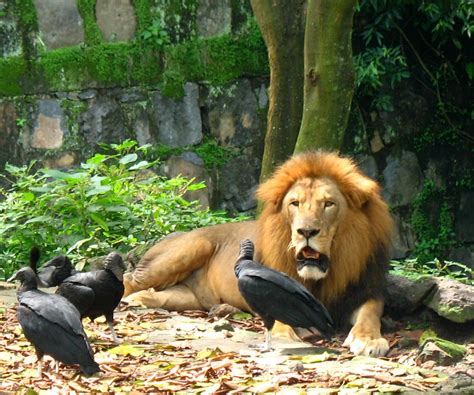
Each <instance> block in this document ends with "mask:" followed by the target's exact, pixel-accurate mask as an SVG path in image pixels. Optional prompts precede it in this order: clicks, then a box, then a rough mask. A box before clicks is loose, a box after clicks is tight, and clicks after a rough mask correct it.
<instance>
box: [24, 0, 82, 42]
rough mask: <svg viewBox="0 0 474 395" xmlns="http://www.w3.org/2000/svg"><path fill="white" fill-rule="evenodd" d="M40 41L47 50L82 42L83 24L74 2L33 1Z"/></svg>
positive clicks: (64, 0) (55, 0) (65, 0)
mask: <svg viewBox="0 0 474 395" xmlns="http://www.w3.org/2000/svg"><path fill="white" fill-rule="evenodd" d="M33 2H34V4H35V7H36V14H37V16H38V26H39V30H40V33H41V39H42V41H43V42H44V44H45V45H46V47H47V48H48V49H55V48H60V47H67V46H70V45H78V44H81V43H82V42H83V41H84V26H83V25H84V23H83V20H82V17H81V15H80V14H79V11H78V9H77V4H76V0H63V1H57V0H34V1H33Z"/></svg>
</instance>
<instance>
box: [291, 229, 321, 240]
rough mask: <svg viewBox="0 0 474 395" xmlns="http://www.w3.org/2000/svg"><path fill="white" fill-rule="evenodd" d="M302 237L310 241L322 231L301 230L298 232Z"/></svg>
mask: <svg viewBox="0 0 474 395" xmlns="http://www.w3.org/2000/svg"><path fill="white" fill-rule="evenodd" d="M296 231H297V232H298V233H299V234H300V235H302V236H304V237H306V238H307V239H309V238H310V237H314V236H316V235H317V234H318V233H319V231H320V229H303V228H299V229H297V230H296Z"/></svg>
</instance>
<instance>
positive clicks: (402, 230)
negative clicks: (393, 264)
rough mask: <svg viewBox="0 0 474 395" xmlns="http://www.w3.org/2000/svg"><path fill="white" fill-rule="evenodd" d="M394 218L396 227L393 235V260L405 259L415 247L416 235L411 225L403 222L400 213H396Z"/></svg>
mask: <svg viewBox="0 0 474 395" xmlns="http://www.w3.org/2000/svg"><path fill="white" fill-rule="evenodd" d="M392 216H393V219H394V222H395V225H394V231H393V235H392V251H391V258H392V259H403V258H406V257H407V255H408V253H409V252H410V251H412V250H413V248H414V247H415V235H414V234H413V230H412V228H411V226H410V224H408V223H407V222H405V221H403V219H402V218H401V217H400V215H398V213H396V212H394V213H393V215H392Z"/></svg>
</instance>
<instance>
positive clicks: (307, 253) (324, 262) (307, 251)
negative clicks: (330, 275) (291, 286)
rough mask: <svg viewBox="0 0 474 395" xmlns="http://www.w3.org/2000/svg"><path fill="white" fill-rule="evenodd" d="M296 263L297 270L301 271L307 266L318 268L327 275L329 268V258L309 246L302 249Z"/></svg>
mask: <svg viewBox="0 0 474 395" xmlns="http://www.w3.org/2000/svg"><path fill="white" fill-rule="evenodd" d="M296 261H297V267H296V268H297V270H301V269H302V268H303V267H305V266H316V267H317V268H318V269H319V270H321V272H323V273H326V272H327V270H328V268H329V257H328V256H327V255H324V254H321V253H320V252H319V251H316V250H313V249H312V248H311V247H309V246H306V247H304V248H303V249H301V251H300V252H299V253H298V255H297V256H296Z"/></svg>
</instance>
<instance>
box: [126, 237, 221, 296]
mask: <svg viewBox="0 0 474 395" xmlns="http://www.w3.org/2000/svg"><path fill="white" fill-rule="evenodd" d="M213 252H214V246H213V244H212V242H211V241H210V240H209V239H207V238H206V237H200V236H197V235H196V234H194V232H189V233H185V234H182V235H179V236H176V237H173V238H170V239H164V240H162V241H160V242H158V243H157V244H155V245H154V246H153V247H152V248H150V249H149V250H148V251H147V252H146V253H145V255H143V257H142V258H141V259H140V262H139V263H138V265H137V267H136V268H135V269H134V270H133V271H132V272H129V273H126V274H125V275H124V280H123V283H124V287H125V292H124V297H127V296H128V295H130V294H132V293H134V292H138V291H143V290H145V289H148V288H155V289H157V290H164V289H166V288H168V287H172V286H174V285H176V284H178V283H180V282H181V281H183V280H185V279H186V278H187V277H188V276H189V275H190V274H191V273H192V272H193V271H195V270H197V269H199V268H200V267H202V266H203V265H204V264H206V263H207V262H208V260H209V259H210V257H211V256H212V254H213Z"/></svg>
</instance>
